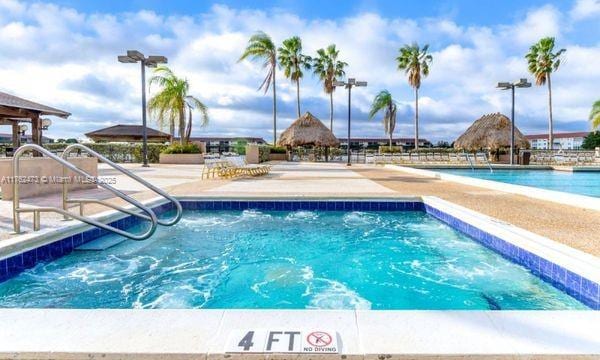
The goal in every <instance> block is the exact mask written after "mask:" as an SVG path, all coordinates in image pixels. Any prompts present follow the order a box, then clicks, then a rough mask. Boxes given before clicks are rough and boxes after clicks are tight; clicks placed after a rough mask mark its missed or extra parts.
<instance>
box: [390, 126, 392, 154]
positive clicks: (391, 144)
mask: <svg viewBox="0 0 600 360" xmlns="http://www.w3.org/2000/svg"><path fill="white" fill-rule="evenodd" d="M390 153H392V132H391V131H390Z"/></svg>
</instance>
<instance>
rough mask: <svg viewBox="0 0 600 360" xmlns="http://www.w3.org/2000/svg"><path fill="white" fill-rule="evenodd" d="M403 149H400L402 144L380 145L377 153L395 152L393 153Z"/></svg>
mask: <svg viewBox="0 0 600 360" xmlns="http://www.w3.org/2000/svg"><path fill="white" fill-rule="evenodd" d="M403 151H404V150H403V149H402V146H391V147H390V146H380V147H379V153H380V154H395V153H401V152H403Z"/></svg>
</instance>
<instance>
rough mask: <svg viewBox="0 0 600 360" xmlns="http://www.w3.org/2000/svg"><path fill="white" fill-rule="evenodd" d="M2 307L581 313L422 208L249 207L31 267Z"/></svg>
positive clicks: (1, 288) (195, 216) (8, 289)
mask: <svg viewBox="0 0 600 360" xmlns="http://www.w3.org/2000/svg"><path fill="white" fill-rule="evenodd" d="M111 236H112V235H111ZM0 307H25V308H209V309H210V308H248V309H256V308H272V309H307V308H308V309H473V310H476V309H478V310H479V309H583V308H585V307H584V305H582V304H581V303H579V302H578V301H576V300H575V299H573V298H571V297H570V296H568V295H567V294H565V293H564V292H561V291H559V290H557V289H556V288H554V287H552V286H551V285H549V284H547V283H545V282H544V281H542V280H540V279H539V278H537V277H536V276H534V275H533V274H531V273H530V272H529V271H528V270H527V269H525V268H523V267H521V266H519V265H516V264H514V263H511V262H510V261H508V260H506V259H504V258H502V257H501V256H499V255H497V254H496V253H494V252H493V251H491V250H488V249H487V248H485V247H483V246H481V245H479V244H478V243H476V242H475V241H473V240H471V239H470V238H468V237H466V236H465V235H463V234H461V233H459V232H457V231H455V230H453V229H452V228H450V227H449V226H447V225H445V224H443V223H441V222H439V221H438V220H436V219H434V218H433V217H431V216H429V215H427V214H425V213H424V212H418V211H414V212H336V211H323V212H318V211H314V212H313V211H295V212H283V211H279V212H276V211H273V212H261V211H252V210H246V211H202V212H200V211H187V212H186V213H185V215H184V218H183V219H182V221H181V222H180V223H179V224H177V225H176V226H175V227H173V228H161V229H160V230H158V231H157V233H156V234H155V235H154V236H153V237H152V238H151V239H150V240H146V241H140V242H135V241H125V242H122V243H121V244H119V245H117V246H114V247H112V248H109V249H107V250H104V251H75V252H73V253H71V254H70V255H67V256H65V257H62V258H59V259H57V260H55V261H53V262H50V263H41V264H38V265H37V266H35V267H34V268H31V269H29V270H26V271H25V272H23V273H21V274H19V275H18V276H16V277H14V278H12V279H10V280H8V281H6V282H4V283H1V284H0Z"/></svg>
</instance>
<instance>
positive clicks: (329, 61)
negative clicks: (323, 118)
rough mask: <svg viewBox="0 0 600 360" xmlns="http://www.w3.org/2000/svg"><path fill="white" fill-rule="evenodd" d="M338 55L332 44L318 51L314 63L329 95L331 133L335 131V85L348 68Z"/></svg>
mask: <svg viewBox="0 0 600 360" xmlns="http://www.w3.org/2000/svg"><path fill="white" fill-rule="evenodd" d="M338 55H339V50H337V49H336V48H335V44H331V45H329V46H328V47H327V48H325V49H319V50H317V57H316V58H315V59H314V62H313V68H314V69H313V71H314V73H315V75H317V76H319V79H320V80H321V81H322V82H323V90H325V94H329V130H331V131H333V92H334V91H335V86H333V83H334V82H335V81H336V80H337V79H339V78H341V77H342V76H344V75H345V74H346V72H345V71H344V68H345V67H346V66H348V64H347V63H345V62H343V61H340V60H338Z"/></svg>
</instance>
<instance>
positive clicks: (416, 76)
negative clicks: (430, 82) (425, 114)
mask: <svg viewBox="0 0 600 360" xmlns="http://www.w3.org/2000/svg"><path fill="white" fill-rule="evenodd" d="M428 50H429V45H425V46H423V48H420V47H419V44H417V43H413V44H412V45H404V46H403V47H402V48H400V55H399V56H398V57H397V58H396V61H397V62H398V70H404V72H405V74H407V75H408V83H409V84H410V86H412V87H413V88H414V89H415V150H417V149H419V88H420V87H421V79H422V78H424V77H427V75H429V64H430V63H431V61H432V60H433V57H432V56H431V55H430V54H428V53H427V51H428Z"/></svg>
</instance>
